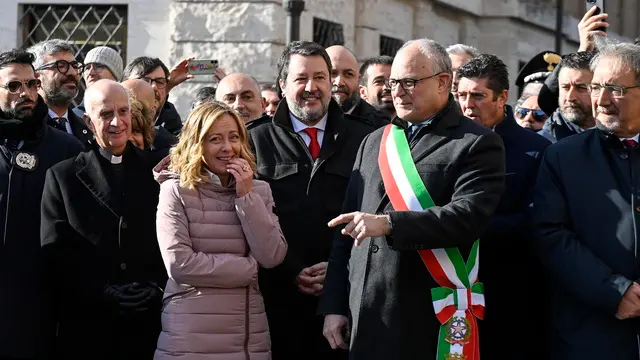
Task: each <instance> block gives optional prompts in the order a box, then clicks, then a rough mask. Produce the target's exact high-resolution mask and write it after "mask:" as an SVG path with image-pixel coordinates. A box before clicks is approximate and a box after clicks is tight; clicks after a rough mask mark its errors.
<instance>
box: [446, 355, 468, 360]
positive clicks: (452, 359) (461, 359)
mask: <svg viewBox="0 0 640 360" xmlns="http://www.w3.org/2000/svg"><path fill="white" fill-rule="evenodd" d="M444 358H445V360H466V359H467V356H466V355H462V354H445V355H444Z"/></svg>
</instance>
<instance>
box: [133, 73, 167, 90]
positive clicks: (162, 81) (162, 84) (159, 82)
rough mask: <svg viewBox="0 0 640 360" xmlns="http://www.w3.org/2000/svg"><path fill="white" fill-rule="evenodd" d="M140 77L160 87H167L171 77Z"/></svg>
mask: <svg viewBox="0 0 640 360" xmlns="http://www.w3.org/2000/svg"><path fill="white" fill-rule="evenodd" d="M139 79H142V80H144V81H146V82H148V83H149V85H153V83H156V86H157V87H158V89H164V88H165V87H167V83H168V82H169V79H167V78H163V77H159V78H153V79H152V78H150V77H147V76H144V77H141V78H139Z"/></svg>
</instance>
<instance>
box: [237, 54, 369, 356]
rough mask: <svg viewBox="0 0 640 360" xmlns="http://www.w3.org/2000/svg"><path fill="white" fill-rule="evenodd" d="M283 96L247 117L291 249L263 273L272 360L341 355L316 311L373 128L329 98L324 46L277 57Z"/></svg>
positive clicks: (260, 172)
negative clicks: (259, 114)
mask: <svg viewBox="0 0 640 360" xmlns="http://www.w3.org/2000/svg"><path fill="white" fill-rule="evenodd" d="M278 69H279V74H280V79H281V80H280V86H281V88H282V89H283V92H284V94H285V100H284V101H281V102H280V104H279V105H278V108H277V110H276V113H275V115H274V117H273V119H271V118H270V117H268V116H267V117H265V118H262V119H258V120H255V121H253V122H252V123H250V124H249V125H248V127H249V138H250V141H251V143H252V145H253V147H254V149H255V153H256V158H257V164H258V169H257V174H258V178H259V179H260V180H265V181H267V182H268V183H269V185H270V186H271V191H272V192H273V197H274V199H275V202H276V204H277V205H276V207H277V209H276V211H277V213H278V217H279V219H280V225H281V226H282V232H283V233H284V234H285V237H286V238H287V243H288V244H289V251H288V253H287V257H286V259H285V261H284V262H283V263H282V264H281V265H280V266H278V267H276V268H274V269H270V270H264V271H262V272H261V273H260V276H259V279H260V290H261V291H262V292H263V295H264V300H265V306H266V311H267V316H268V318H269V331H270V334H271V340H272V351H273V358H274V360H281V359H285V360H287V359H293V358H299V359H322V360H327V359H341V358H346V355H347V354H346V352H345V351H343V350H338V351H332V350H331V348H330V347H329V344H328V343H327V342H326V340H325V339H324V338H323V337H322V321H323V319H322V317H321V316H318V315H316V310H317V307H318V296H319V295H320V294H321V293H322V286H323V281H324V274H325V272H326V264H327V259H328V258H329V251H330V250H331V240H332V233H333V232H332V231H331V229H329V228H328V227H327V222H328V221H329V220H331V218H333V217H335V216H337V215H338V214H339V213H340V208H341V206H342V202H343V200H344V193H345V190H346V188H347V183H348V181H349V175H350V174H351V168H352V167H353V161H354V160H355V157H356V152H357V151H358V146H359V145H360V142H361V141H362V139H363V138H364V137H365V136H366V135H367V134H369V133H370V132H371V131H373V130H374V129H375V127H374V126H373V124H371V123H369V122H368V121H367V120H364V119H360V118H355V117H350V116H348V115H344V114H343V112H342V110H340V107H339V105H338V104H337V103H336V102H335V101H333V100H331V83H330V72H331V60H330V59H329V56H328V55H327V53H326V51H325V50H324V48H322V47H321V46H320V45H318V44H315V43H311V42H293V43H291V44H290V45H289V46H288V47H287V48H286V49H285V51H284V52H283V54H282V57H281V59H280V62H279V63H278Z"/></svg>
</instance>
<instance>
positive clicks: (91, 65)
mask: <svg viewBox="0 0 640 360" xmlns="http://www.w3.org/2000/svg"><path fill="white" fill-rule="evenodd" d="M106 68H107V66H106V65H103V64H100V63H88V64H84V69H83V71H85V72H89V71H91V70H93V71H95V72H96V73H98V74H100V73H101V72H103V71H104V69H106Z"/></svg>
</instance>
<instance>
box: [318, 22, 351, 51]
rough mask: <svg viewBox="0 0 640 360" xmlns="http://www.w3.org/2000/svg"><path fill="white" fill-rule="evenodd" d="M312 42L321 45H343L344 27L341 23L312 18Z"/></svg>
mask: <svg viewBox="0 0 640 360" xmlns="http://www.w3.org/2000/svg"><path fill="white" fill-rule="evenodd" d="M313 42H315V43H318V44H320V45H322V46H323V47H329V46H332V45H344V29H343V27H342V24H338V23H334V22H331V21H328V20H322V19H318V18H313Z"/></svg>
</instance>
